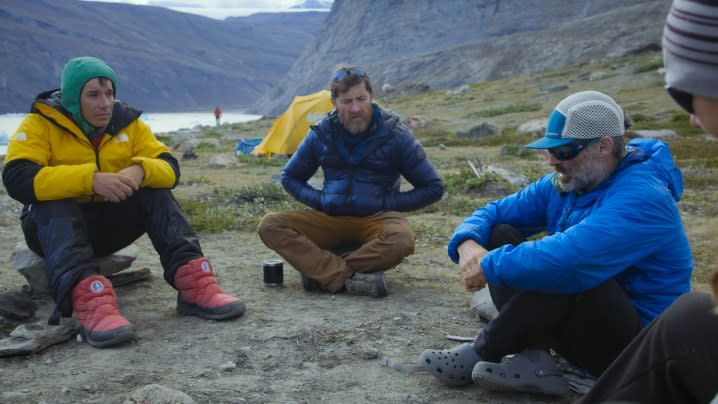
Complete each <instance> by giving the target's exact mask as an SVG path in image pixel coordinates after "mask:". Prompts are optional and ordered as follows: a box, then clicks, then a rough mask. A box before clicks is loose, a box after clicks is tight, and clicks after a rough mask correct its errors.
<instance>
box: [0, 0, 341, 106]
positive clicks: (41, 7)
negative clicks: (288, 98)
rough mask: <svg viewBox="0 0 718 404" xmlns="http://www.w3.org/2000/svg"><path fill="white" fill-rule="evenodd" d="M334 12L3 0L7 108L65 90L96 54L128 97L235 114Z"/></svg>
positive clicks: (0, 102)
mask: <svg viewBox="0 0 718 404" xmlns="http://www.w3.org/2000/svg"><path fill="white" fill-rule="evenodd" d="M326 16H327V13H326V12H302V13H282V14H263V15H253V16H249V17H242V18H231V19H227V20H225V21H218V20H213V19H210V18H205V17H200V16H197V15H192V14H183V13H178V12H175V11H172V10H169V9H165V8H160V7H140V6H134V5H127V4H111V3H99V2H84V1H76V0H72V1H71V0H63V1H53V0H33V1H26V0H3V1H2V2H0V38H1V39H0V61H1V62H2V67H1V68H0V113H2V112H25V111H27V110H28V109H29V107H30V103H31V101H32V99H33V97H34V96H35V95H37V94H38V93H40V92H41V91H45V90H49V89H52V88H57V87H59V78H60V72H61V71H62V68H63V66H64V64H65V62H67V60H68V59H70V58H72V57H76V56H83V55H91V56H96V57H99V58H101V59H103V60H105V61H106V62H108V63H109V64H110V66H112V68H113V69H114V70H115V71H116V73H117V74H118V79H119V84H118V97H119V98H120V99H122V100H123V101H127V102H130V103H131V104H133V105H135V106H137V107H138V108H141V109H144V110H148V111H174V110H197V109H201V108H214V106H215V105H216V104H221V105H222V106H223V107H224V108H225V110H226V109H228V108H240V107H246V106H248V105H250V104H251V103H252V102H254V101H256V100H257V98H259V96H260V95H262V94H264V93H265V92H266V91H268V90H269V89H270V88H272V86H273V85H274V83H275V82H276V81H277V79H278V77H282V76H283V75H284V74H285V73H286V72H287V71H288V70H289V68H290V66H291V65H292V64H293V63H294V62H295V61H296V58H297V57H298V56H299V54H300V52H301V50H302V49H303V48H304V47H305V46H306V44H307V43H309V42H310V41H311V39H312V38H313V36H314V34H315V32H316V31H317V30H318V28H319V26H320V24H321V22H322V20H323V19H324V18H325V17H326Z"/></svg>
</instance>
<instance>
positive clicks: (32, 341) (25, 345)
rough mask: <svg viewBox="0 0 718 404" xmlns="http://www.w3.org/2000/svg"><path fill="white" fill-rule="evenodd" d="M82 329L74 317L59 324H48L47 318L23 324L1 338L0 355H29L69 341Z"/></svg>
mask: <svg viewBox="0 0 718 404" xmlns="http://www.w3.org/2000/svg"><path fill="white" fill-rule="evenodd" d="M79 330H80V324H79V323H78V322H77V320H75V319H74V318H69V319H63V321H61V322H60V324H59V325H48V324H47V321H46V320H41V321H38V322H36V323H31V324H22V325H19V326H18V327H17V328H15V329H14V330H13V331H12V332H11V333H10V336H9V337H7V338H3V339H0V356H13V355H29V354H33V353H37V352H40V351H42V350H43V349H45V348H47V347H49V346H52V345H55V344H59V343H61V342H65V341H68V340H70V339H72V337H74V336H75V334H77V333H78V331H79Z"/></svg>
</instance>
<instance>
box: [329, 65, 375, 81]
mask: <svg viewBox="0 0 718 404" xmlns="http://www.w3.org/2000/svg"><path fill="white" fill-rule="evenodd" d="M350 74H353V75H355V76H359V77H367V74H366V72H365V71H364V70H362V69H360V68H358V67H342V68H341V69H339V70H337V71H336V72H335V73H334V77H332V81H339V80H342V79H344V77H346V76H348V75H350Z"/></svg>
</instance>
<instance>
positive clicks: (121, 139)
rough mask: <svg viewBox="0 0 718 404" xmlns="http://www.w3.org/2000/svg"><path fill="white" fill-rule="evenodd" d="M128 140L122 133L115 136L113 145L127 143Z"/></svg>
mask: <svg viewBox="0 0 718 404" xmlns="http://www.w3.org/2000/svg"><path fill="white" fill-rule="evenodd" d="M129 141H130V138H129V136H127V135H126V134H124V133H120V134H119V135H117V136H115V143H122V142H129Z"/></svg>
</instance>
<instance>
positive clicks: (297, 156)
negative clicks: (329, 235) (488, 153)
mask: <svg viewBox="0 0 718 404" xmlns="http://www.w3.org/2000/svg"><path fill="white" fill-rule="evenodd" d="M373 109H374V118H373V120H372V122H373V123H372V125H373V127H371V128H370V130H369V134H368V135H367V136H366V137H365V138H364V139H363V140H362V141H361V142H360V143H359V144H357V145H356V146H354V147H353V148H352V149H351V150H350V149H348V148H347V147H345V146H344V145H343V144H342V142H341V140H340V139H339V135H337V134H336V133H334V131H333V129H332V125H337V124H338V118H337V115H336V111H332V112H330V113H329V114H327V116H326V117H324V118H323V119H322V120H321V121H320V122H319V123H318V124H317V125H316V126H312V127H311V129H310V131H309V133H308V134H307V136H306V137H305V138H304V140H303V141H302V143H301V144H300V145H299V147H298V148H297V151H296V152H295V153H294V155H292V158H291V159H289V161H288V162H287V164H286V165H285V166H284V171H283V172H282V186H283V187H284V189H286V190H287V192H289V193H290V194H291V195H292V196H293V197H294V198H296V199H297V200H298V201H300V202H302V203H304V204H305V205H307V206H309V207H311V208H314V209H316V210H319V211H322V212H324V213H326V214H328V215H331V216H355V217H364V216H370V215H373V214H375V213H377V212H380V211H384V210H393V211H399V212H406V211H411V210H416V209H420V208H423V207H424V206H427V205H429V204H431V203H434V202H436V201H438V200H439V199H441V197H442V195H443V194H444V184H443V182H442V181H441V178H440V177H439V175H438V174H437V173H436V170H434V167H433V166H432V165H431V163H430V162H429V160H428V159H427V158H426V154H425V153H424V149H423V148H422V147H421V145H420V144H419V143H417V142H416V140H415V139H414V136H413V135H412V134H411V132H410V131H409V129H407V128H406V127H405V126H404V125H402V124H400V122H399V118H398V117H397V116H396V115H394V114H392V113H390V112H388V111H385V110H383V109H381V108H380V107H379V106H377V105H376V104H374V105H373ZM319 167H321V168H322V171H323V174H324V186H323V188H322V189H321V190H318V189H316V188H314V187H312V186H311V185H309V184H308V183H307V181H308V180H309V179H310V178H311V177H312V175H314V173H316V172H317V170H318V169H319ZM401 176H403V177H404V178H406V180H407V181H409V183H410V184H411V185H413V186H414V188H413V189H411V190H408V191H403V192H400V191H399V185H400V181H401V178H400V177H401Z"/></svg>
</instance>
